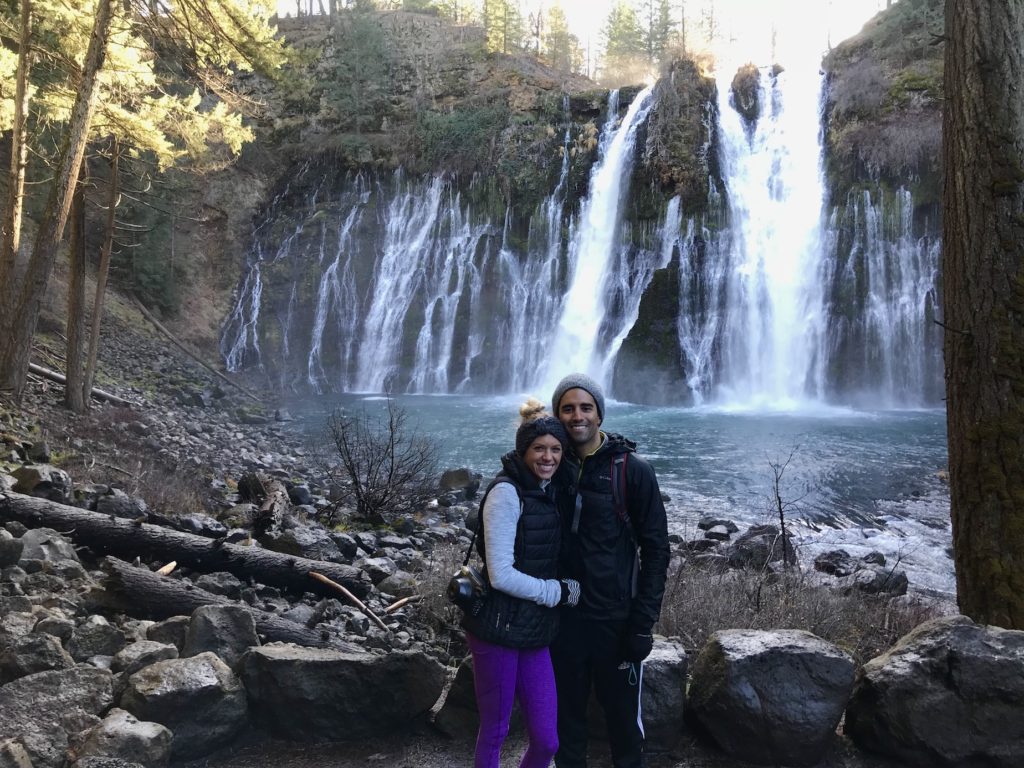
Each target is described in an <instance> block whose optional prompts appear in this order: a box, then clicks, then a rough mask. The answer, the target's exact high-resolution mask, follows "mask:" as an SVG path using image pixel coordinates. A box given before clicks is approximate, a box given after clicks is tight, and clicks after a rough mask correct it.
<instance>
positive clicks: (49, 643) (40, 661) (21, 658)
mask: <svg viewBox="0 0 1024 768" xmlns="http://www.w3.org/2000/svg"><path fill="white" fill-rule="evenodd" d="M73 666H75V660H74V659H72V658H71V656H70V655H69V654H68V653H67V651H65V650H64V648H63V647H62V646H61V644H60V640H58V639H57V638H56V637H54V636H53V635H48V634H45V633H35V632H33V633H32V634H29V635H25V636H24V637H20V638H18V639H17V640H16V641H14V642H13V643H12V644H11V645H10V646H9V647H8V648H6V649H5V650H4V651H3V652H0V685H3V684H4V683H9V682H10V681H11V680H17V679H18V678H19V677H25V675H31V674H33V673H35V672H44V671H46V670H51V669H70V668H71V667H73Z"/></svg>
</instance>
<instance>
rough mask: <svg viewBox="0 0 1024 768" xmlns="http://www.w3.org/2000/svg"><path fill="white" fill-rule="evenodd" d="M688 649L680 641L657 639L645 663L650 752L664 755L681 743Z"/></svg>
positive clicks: (643, 699) (644, 704)
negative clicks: (651, 750) (666, 751)
mask: <svg viewBox="0 0 1024 768" xmlns="http://www.w3.org/2000/svg"><path fill="white" fill-rule="evenodd" d="M686 682H687V657H686V649H685V648H683V646H682V643H680V642H678V641H677V640H668V639H665V638H662V637H657V636H656V637H655V639H654V649H653V650H652V651H651V655H650V656H648V657H647V659H646V660H645V661H644V679H643V694H642V696H641V699H640V705H641V709H642V711H643V714H644V732H645V734H646V737H647V744H648V747H649V748H650V749H653V750H656V751H664V750H668V749H671V748H672V747H673V746H675V744H676V743H677V742H678V741H679V738H680V736H681V735H682V731H683V708H684V703H685V700H686Z"/></svg>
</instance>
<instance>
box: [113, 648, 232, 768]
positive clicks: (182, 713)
mask: <svg viewBox="0 0 1024 768" xmlns="http://www.w3.org/2000/svg"><path fill="white" fill-rule="evenodd" d="M120 705H121V707H122V708H123V709H126V710H128V711H129V712H131V713H132V714H133V715H135V716H136V717H137V718H139V719H140V720H152V721H154V722H157V723H162V724H163V725H166V726H167V727H168V728H170V729H171V731H172V732H173V733H174V740H173V742H172V744H171V756H172V757H173V758H174V759H178V758H194V757H200V756H202V755H205V754H209V753H210V752H212V751H214V750H215V749H217V748H218V747H222V746H225V745H226V744H227V743H228V742H230V741H231V740H232V739H233V738H234V737H235V736H237V735H238V733H239V732H240V731H241V730H242V728H243V727H244V726H245V722H246V717H247V712H248V707H247V704H246V696H245V689H244V688H243V687H242V683H241V681H240V680H239V679H238V677H237V676H236V675H235V674H234V673H233V672H232V671H231V669H230V668H229V667H228V666H227V665H226V664H225V663H224V662H223V661H221V660H220V659H219V658H217V656H216V655H214V654H212V653H201V654H199V655H198V656H191V657H189V658H183V659H169V660H167V661H158V662H156V663H155V664H150V665H149V666H148V667H144V668H143V669H140V670H139V671H138V672H136V673H135V674H133V675H132V676H131V677H129V678H128V684H127V687H126V689H125V691H124V694H123V695H122V696H121V702H120Z"/></svg>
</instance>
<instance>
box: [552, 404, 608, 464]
mask: <svg viewBox="0 0 1024 768" xmlns="http://www.w3.org/2000/svg"><path fill="white" fill-rule="evenodd" d="M558 420H559V421H561V422H562V425H563V426H564V427H565V430H566V431H567V432H568V433H569V440H571V441H572V444H573V447H574V448H575V449H576V453H577V454H578V455H579V456H589V455H590V454H591V453H593V452H594V451H595V450H596V449H597V447H598V446H599V445H600V444H601V432H600V428H601V417H600V416H599V415H598V410H597V403H596V402H594V398H593V397H592V396H591V394H590V393H589V392H587V390H585V389H580V388H579V387H576V388H574V389H570V390H567V391H566V393H565V394H564V395H562V399H561V400H559V401H558Z"/></svg>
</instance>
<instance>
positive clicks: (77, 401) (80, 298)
mask: <svg viewBox="0 0 1024 768" xmlns="http://www.w3.org/2000/svg"><path fill="white" fill-rule="evenodd" d="M85 175H86V170H84V169H83V171H82V176H83V178H82V179H81V180H79V183H78V184H76V185H75V195H74V199H73V200H72V201H71V248H70V251H69V253H68V262H69V266H70V276H69V279H68V306H67V312H68V322H67V344H66V347H65V353H64V358H65V361H66V363H65V369H64V376H65V381H64V405H65V406H66V407H67V408H68V410H70V411H71V412H72V413H85V407H86V403H87V402H88V401H87V400H86V399H85V398H84V397H83V396H82V395H83V391H84V390H83V388H82V334H83V333H84V332H85V271H86V267H85V264H86V258H85V183H84V181H85Z"/></svg>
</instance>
